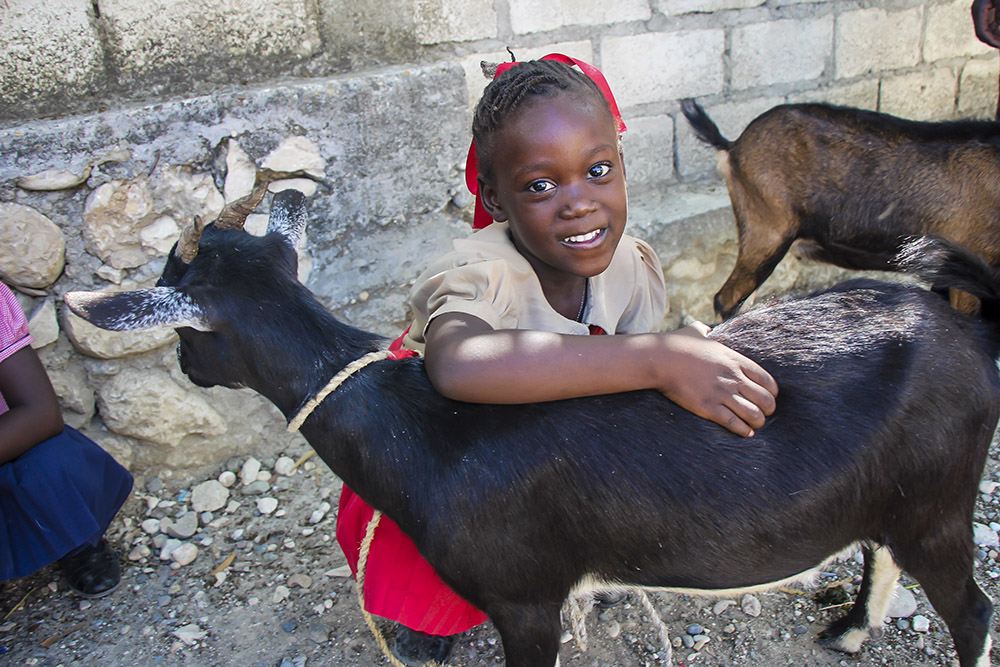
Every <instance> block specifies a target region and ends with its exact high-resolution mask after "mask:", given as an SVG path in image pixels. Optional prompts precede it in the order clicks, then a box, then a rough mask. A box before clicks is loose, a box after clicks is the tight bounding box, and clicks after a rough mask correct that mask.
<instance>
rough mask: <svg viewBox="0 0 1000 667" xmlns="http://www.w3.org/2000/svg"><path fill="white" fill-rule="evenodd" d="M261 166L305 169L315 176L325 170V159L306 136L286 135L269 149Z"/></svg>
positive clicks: (291, 169) (321, 176) (319, 175)
mask: <svg viewBox="0 0 1000 667" xmlns="http://www.w3.org/2000/svg"><path fill="white" fill-rule="evenodd" d="M261 167H263V168H265V169H273V170H274V171H305V172H307V173H309V174H311V175H313V176H315V177H317V178H323V176H324V175H325V172H326V160H324V159H323V156H322V155H321V154H320V150H319V146H317V145H316V144H315V143H314V142H313V141H312V140H311V139H309V138H308V137H288V138H287V139H285V140H284V141H282V142H281V143H280V144H279V145H278V147H277V148H275V149H274V150H273V151H271V152H270V153H269V154H268V156H267V157H266V158H264V162H263V163H262V164H261Z"/></svg>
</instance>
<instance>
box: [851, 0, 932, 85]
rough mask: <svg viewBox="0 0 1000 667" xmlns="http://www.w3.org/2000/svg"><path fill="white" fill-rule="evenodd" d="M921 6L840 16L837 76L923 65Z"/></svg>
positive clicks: (864, 11)
mask: <svg viewBox="0 0 1000 667" xmlns="http://www.w3.org/2000/svg"><path fill="white" fill-rule="evenodd" d="M921 12H922V9H921V8H920V7H915V8H913V9H908V10H905V11H899V12H892V13H889V12H887V11H886V10H884V9H862V10H859V11H854V12H847V13H845V14H841V15H840V16H838V17H837V23H836V28H835V33H836V46H835V51H836V54H837V58H836V76H837V78H839V79H846V78H850V77H854V76H859V75H862V74H867V73H869V72H884V71H888V70H894V69H899V68H901V67H912V66H914V65H917V64H918V63H919V62H920V28H921V25H920V24H921Z"/></svg>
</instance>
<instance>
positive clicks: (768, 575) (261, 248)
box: [66, 191, 1000, 667]
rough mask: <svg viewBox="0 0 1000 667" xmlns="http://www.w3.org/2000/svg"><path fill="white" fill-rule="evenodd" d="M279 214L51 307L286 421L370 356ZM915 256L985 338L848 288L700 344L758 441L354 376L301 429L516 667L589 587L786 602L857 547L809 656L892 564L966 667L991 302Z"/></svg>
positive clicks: (547, 643)
mask: <svg viewBox="0 0 1000 667" xmlns="http://www.w3.org/2000/svg"><path fill="white" fill-rule="evenodd" d="M288 192H289V193H290V194H285V193H281V194H279V195H276V196H275V198H274V201H273V203H272V213H271V221H272V222H271V225H270V226H269V229H270V232H269V233H268V234H267V235H266V236H264V237H254V236H251V235H249V234H246V233H244V232H242V231H239V230H223V229H219V228H217V227H216V226H214V225H210V226H208V227H207V228H206V229H205V230H204V234H203V235H202V236H201V239H200V244H199V245H198V246H197V254H196V255H194V256H189V259H188V261H189V262H190V263H184V261H182V260H180V259H178V257H176V256H172V257H171V259H170V260H169V261H168V264H167V266H166V268H165V270H164V274H163V277H162V278H161V283H160V285H159V286H158V287H156V288H153V289H150V290H146V291H139V292H130V293H122V294H100V293H86V292H72V293H69V294H67V295H66V302H67V304H69V307H70V308H71V309H72V310H73V311H74V312H76V313H78V314H79V315H81V316H82V317H84V318H85V319H87V320H89V321H90V322H92V323H94V324H96V325H98V326H100V327H103V328H106V329H113V330H127V329H141V328H149V327H153V326H164V325H167V326H175V327H179V328H178V329H177V333H178V335H179V336H180V350H179V355H180V364H181V368H182V369H183V370H184V372H185V373H187V375H188V376H189V377H190V378H191V380H192V381H194V382H195V383H197V384H199V385H203V386H212V385H223V386H227V387H243V386H246V387H250V388H252V389H254V390H256V391H258V392H260V393H261V394H263V395H264V396H266V397H267V398H268V399H270V400H271V401H272V402H273V403H274V404H275V405H276V406H277V407H278V408H279V409H280V410H281V411H282V412H283V413H284V414H285V415H286V416H287V417H289V418H291V417H292V415H295V414H296V413H297V412H298V411H299V409H300V407H301V406H302V405H303V404H305V403H306V402H307V401H308V400H309V399H310V398H311V397H312V396H313V395H314V394H316V392H317V391H319V389H320V388H321V387H323V386H324V385H325V384H326V383H327V380H328V379H329V378H330V377H332V376H333V375H334V374H336V373H337V372H338V371H340V370H341V369H342V368H343V367H344V366H345V365H347V364H348V363H349V362H351V361H353V360H355V359H357V358H359V357H361V356H362V355H365V354H367V353H370V352H372V351H373V350H377V349H379V348H381V347H382V346H384V344H385V341H384V340H383V339H381V338H379V337H377V336H375V335H373V334H370V333H366V332H364V331H360V330H358V329H355V328H352V327H350V326H348V325H345V324H343V323H341V322H339V321H337V320H336V319H334V318H333V317H332V316H331V315H330V314H329V313H328V312H327V311H326V310H325V309H324V308H323V307H322V306H321V305H320V304H319V303H318V302H317V301H316V300H315V299H314V298H313V296H312V295H311V294H310V292H309V291H308V290H307V289H306V288H305V287H304V286H303V285H301V284H300V283H299V282H298V281H297V280H296V277H295V252H294V250H293V249H292V247H293V243H291V242H289V240H288V239H287V238H286V235H285V234H283V233H281V231H283V232H284V233H290V234H291V236H292V239H294V238H295V237H296V236H297V234H298V233H299V231H300V229H301V225H302V224H304V219H305V214H304V209H303V206H304V200H303V198H302V197H301V195H298V193H292V192H291V191H288ZM189 241H190V239H188V240H187V241H185V242H183V243H181V244H180V245H188V246H190V243H189ZM180 254H183V253H180ZM931 255H933V257H932V258H934V259H935V263H934V266H936V267H938V268H939V269H940V273H939V274H938V275H936V276H935V277H934V280H935V282H936V283H937V284H938V285H940V286H949V285H950V284H952V283H954V282H957V281H958V280H959V278H960V277H961V276H959V277H956V276H954V275H951V273H952V272H954V271H955V270H962V271H969V272H972V273H971V277H968V276H966V282H964V283H962V286H964V287H968V288H969V289H970V290H973V291H975V292H976V293H977V295H979V296H981V297H984V298H985V301H984V313H985V315H984V317H988V319H987V320H981V319H975V318H972V317H969V316H966V315H962V314H960V313H957V312H955V311H954V310H953V309H952V308H951V307H949V305H948V304H947V302H946V301H945V300H944V299H942V298H941V297H940V296H938V295H937V294H934V293H933V292H929V291H926V290H922V289H919V288H916V287H907V286H902V285H898V284H889V283H880V282H875V281H855V282H852V283H848V284H844V285H841V286H839V287H836V288H834V289H831V290H829V291H827V292H824V293H821V294H817V295H814V296H812V297H810V298H808V299H804V300H800V301H789V302H785V303H779V304H776V305H772V306H768V307H764V308H759V309H757V310H754V311H752V312H750V313H748V314H745V315H742V316H740V317H738V318H735V319H733V320H730V321H729V322H727V323H725V324H723V325H720V326H719V327H717V328H716V329H715V330H714V332H713V333H712V336H713V337H715V338H717V339H718V340H720V341H722V342H724V343H725V344H727V345H730V346H732V347H733V348H735V349H737V350H739V351H741V352H743V353H744V354H746V355H748V356H750V357H751V358H753V359H755V360H757V361H758V362H760V363H761V364H762V365H763V366H764V367H765V368H767V370H768V371H770V372H771V373H772V374H773V375H774V377H775V378H776V379H777V381H778V384H779V385H780V386H781V389H782V393H781V396H780V398H779V401H778V408H777V411H776V412H775V413H774V415H773V416H772V417H771V418H770V419H769V420H768V422H767V424H766V425H765V426H764V427H763V428H761V429H758V431H757V435H756V437H754V438H753V439H743V438H740V437H737V436H735V435H733V434H732V433H730V432H728V431H726V430H725V429H723V428H722V427H720V426H717V425H715V424H713V423H711V422H708V421H705V420H702V419H699V418H697V417H695V416H694V415H692V414H690V413H688V412H686V411H685V410H682V409H680V408H678V407H677V406H676V405H674V404H673V403H671V402H670V401H668V400H667V399H665V398H664V397H663V396H662V395H660V394H659V393H657V392H653V391H638V392H630V393H624V394H614V395H608V396H600V397H593V398H586V399H575V400H565V401H557V402H552V403H547V404H530V405H517V406H511V405H474V404H467V403H459V402H455V401H452V400H449V399H447V398H444V397H442V396H441V395H440V394H438V393H437V392H436V391H434V389H433V387H432V386H431V384H430V382H429V381H428V379H427V375H426V373H425V372H424V366H423V362H422V361H420V360H419V359H406V360H402V361H381V362H377V363H374V364H372V365H370V366H367V367H366V368H364V369H363V370H361V371H359V372H357V373H356V374H355V375H353V376H351V377H350V378H349V379H348V380H347V381H346V382H345V383H344V384H343V385H342V386H341V387H340V388H339V389H337V390H335V391H334V392H333V393H331V394H330V395H329V396H328V397H327V398H326V399H325V401H323V402H322V403H321V404H320V405H319V407H318V408H317V409H316V411H315V412H314V413H312V415H311V416H310V417H309V418H308V419H307V420H306V421H305V424H304V425H303V426H302V429H301V430H302V433H303V434H304V435H305V436H306V438H307V439H308V440H309V442H310V443H311V444H312V446H313V447H314V448H315V449H316V451H317V453H318V454H319V455H320V456H321V457H322V458H323V460H324V461H326V462H327V463H328V464H329V466H330V468H331V469H332V470H333V471H334V472H335V473H336V474H337V475H339V476H340V477H341V478H342V479H343V480H344V482H345V483H347V484H348V485H349V486H350V487H351V488H352V489H354V490H355V491H356V492H358V493H359V494H360V495H361V496H362V497H363V498H364V499H365V500H366V501H367V502H368V503H370V504H371V505H372V506H374V507H375V508H377V509H379V510H381V511H383V512H384V513H385V514H386V515H387V516H389V517H391V518H392V519H393V520H394V521H395V522H396V523H398V524H399V526H400V527H401V528H402V529H403V531H404V532H406V533H407V534H408V535H409V536H410V537H412V538H413V540H414V542H415V543H416V545H417V547H418V548H419V550H420V552H421V553H422V554H423V555H424V556H425V557H426V558H427V560H428V561H429V562H430V563H431V564H432V565H433V566H434V567H435V568H436V569H437V571H438V572H439V573H440V575H441V577H442V578H443V579H444V581H445V582H447V583H448V584H449V585H450V586H451V587H452V588H453V589H454V590H455V591H457V592H458V593H459V594H461V595H462V596H464V597H465V598H467V599H468V600H470V601H471V602H473V603H474V604H475V605H476V606H478V607H479V608H480V609H482V610H483V611H485V612H486V613H487V614H488V615H489V616H490V618H491V619H492V620H493V622H494V624H495V626H496V628H497V629H498V631H499V633H500V635H501V638H502V640H503V647H504V652H505V655H506V660H507V664H508V665H509V666H510V667H551V666H552V665H553V664H556V663H557V654H558V649H559V637H560V607H561V605H562V604H563V601H564V600H565V599H566V597H567V596H568V595H569V593H570V592H571V591H572V590H574V589H575V588H577V587H581V586H583V585H586V584H588V583H593V582H600V583H607V584H611V585H612V586H645V587H660V588H666V589H674V590H685V591H690V590H692V589H694V590H703V591H709V592H715V593H725V592H731V591H733V590H734V589H744V588H751V587H764V586H765V585H768V584H771V583H776V582H777V583H780V582H786V581H789V580H791V579H794V578H797V577H798V576H800V575H801V574H803V573H807V572H808V571H810V570H811V569H813V568H816V567H817V566H818V565H820V564H821V563H823V562H824V561H826V560H828V559H829V558H830V557H831V556H832V555H834V554H837V553H838V552H840V551H841V550H843V549H844V548H846V547H849V546H850V545H852V544H855V543H858V542H860V543H862V544H863V545H864V550H865V553H866V566H865V579H864V583H863V584H862V586H861V589H860V594H859V598H858V601H857V603H856V604H855V606H854V608H853V610H852V611H851V612H850V613H849V614H848V615H847V616H846V617H844V618H843V619H842V620H840V621H839V622H837V623H835V624H834V625H833V626H831V628H830V629H829V630H828V631H827V633H826V638H825V641H826V643H827V644H828V645H830V646H832V647H834V648H838V649H841V650H846V651H857V650H859V649H860V645H861V641H862V640H863V639H864V638H865V637H866V636H867V635H868V631H869V629H871V628H873V627H878V626H880V625H881V624H882V619H883V615H884V612H885V606H886V604H888V600H889V597H890V596H889V595H887V593H888V592H891V590H892V586H893V584H894V582H895V580H896V577H897V575H898V573H899V570H898V568H897V566H896V564H897V563H898V566H899V567H902V568H903V569H905V570H906V571H907V572H908V573H910V574H911V575H912V576H914V577H915V578H916V579H917V581H919V582H920V584H921V585H922V586H923V587H924V590H925V591H926V594H927V597H928V599H929V600H930V601H931V603H932V604H933V605H934V607H935V609H936V610H937V611H938V613H939V614H940V615H941V617H942V618H943V619H944V621H945V622H946V623H947V625H948V627H949V629H950V630H951V633H952V636H953V638H954V642H955V646H956V649H957V652H958V656H959V659H960V661H961V664H962V666H963V667H973V666H977V667H983V666H985V665H988V664H989V647H990V637H989V633H988V631H989V620H990V615H991V613H992V605H991V603H990V601H989V600H988V599H987V598H986V596H985V595H984V594H983V593H982V591H981V590H980V589H979V587H978V586H977V585H976V583H975V581H974V580H973V553H974V549H975V546H974V543H973V538H972V516H973V508H974V504H975V501H976V497H977V491H978V484H979V479H980V475H981V473H982V469H983V465H984V462H985V459H986V456H987V450H988V448H989V446H990V442H991V437H992V435H993V431H994V428H995V426H996V423H997V418H998V414H1000V377H998V371H997V366H996V363H995V361H996V357H997V353H998V349H1000V347H998V346H1000V338H998V333H1000V326H998V325H1000V316H997V312H998V311H997V305H998V303H1000V302H998V292H997V289H998V288H1000V279H998V277H997V276H996V275H994V274H993V273H992V272H991V271H990V270H989V269H988V268H987V267H985V266H978V265H976V264H974V263H972V264H966V263H964V261H965V260H960V259H959V258H957V257H954V256H952V255H951V254H949V252H946V251H944V250H942V251H939V252H937V254H936V255H935V254H934V253H931ZM917 256H918V258H919V257H925V255H920V254H919V253H918V254H917ZM968 261H971V262H974V260H968ZM976 272H979V273H976ZM692 517H697V521H698V523H699V525H701V526H703V529H702V530H699V531H697V532H696V533H692V532H691V531H690V529H689V526H690V521H691V520H692Z"/></svg>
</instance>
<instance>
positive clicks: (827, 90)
mask: <svg viewBox="0 0 1000 667" xmlns="http://www.w3.org/2000/svg"><path fill="white" fill-rule="evenodd" d="M788 101H789V102H792V103H797V102H826V103H827V104H837V105H840V106H845V107H855V108H858V109H872V110H875V109H878V81H877V80H876V79H865V80H862V81H855V82H854V83H848V84H832V85H829V86H823V87H821V88H816V89H814V90H810V91H806V92H803V93H797V94H795V95H789V96H788Z"/></svg>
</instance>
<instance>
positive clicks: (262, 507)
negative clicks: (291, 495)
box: [257, 497, 278, 514]
mask: <svg viewBox="0 0 1000 667" xmlns="http://www.w3.org/2000/svg"><path fill="white" fill-rule="evenodd" d="M276 509H278V500H277V498H271V497H267V498H260V499H258V500H257V511H258V512H260V513H261V514H270V513H271V512H273V511H274V510H276Z"/></svg>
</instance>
